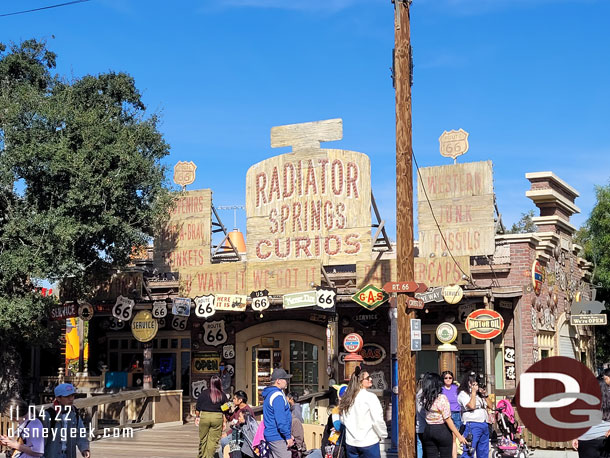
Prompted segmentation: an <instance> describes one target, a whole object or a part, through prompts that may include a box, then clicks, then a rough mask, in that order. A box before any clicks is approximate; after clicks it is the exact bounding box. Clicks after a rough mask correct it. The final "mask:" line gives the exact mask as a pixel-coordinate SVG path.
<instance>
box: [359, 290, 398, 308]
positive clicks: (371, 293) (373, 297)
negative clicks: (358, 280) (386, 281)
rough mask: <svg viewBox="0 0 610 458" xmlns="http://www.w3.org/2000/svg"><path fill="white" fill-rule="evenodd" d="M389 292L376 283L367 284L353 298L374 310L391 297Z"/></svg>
mask: <svg viewBox="0 0 610 458" xmlns="http://www.w3.org/2000/svg"><path fill="white" fill-rule="evenodd" d="M389 297H390V296H389V295H388V293H386V292H385V291H384V290H382V289H379V288H377V287H376V286H375V285H366V286H365V287H364V288H362V289H361V290H360V291H358V292H357V293H356V294H354V295H353V296H352V300H353V301H354V302H356V303H358V304H360V305H361V306H363V307H364V308H366V309H368V310H373V309H376V308H377V307H379V306H380V305H381V304H383V303H384V302H385V301H387V300H388V299H389Z"/></svg>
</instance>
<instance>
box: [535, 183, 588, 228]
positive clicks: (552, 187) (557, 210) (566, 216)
mask: <svg viewBox="0 0 610 458" xmlns="http://www.w3.org/2000/svg"><path fill="white" fill-rule="evenodd" d="M525 178H527V179H528V180H529V181H530V183H532V188H531V189H530V190H529V191H527V192H526V193H525V195H526V196H527V197H529V198H530V199H532V201H533V202H534V204H535V205H536V207H538V208H539V209H540V216H537V217H534V218H532V221H533V223H534V224H535V225H536V226H538V232H552V233H555V234H558V235H560V236H561V235H562V234H563V235H564V236H568V237H571V236H572V234H574V232H576V227H574V226H573V225H572V224H570V217H571V216H572V215H573V214H575V213H580V208H578V207H577V206H576V205H575V204H574V200H575V199H576V198H577V197H578V196H579V194H578V191H576V189H574V188H573V187H572V186H570V185H569V184H567V183H566V182H565V181H563V180H562V179H561V178H559V177H558V176H557V175H555V174H554V173H553V172H534V173H526V174H525Z"/></svg>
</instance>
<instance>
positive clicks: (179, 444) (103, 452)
mask: <svg viewBox="0 0 610 458" xmlns="http://www.w3.org/2000/svg"><path fill="white" fill-rule="evenodd" d="M198 446H199V437H198V434H197V428H196V427H195V425H194V424H193V423H188V424H186V425H181V426H169V427H163V426H155V427H154V428H153V429H145V430H139V431H134V437H133V438H116V439H115V438H112V439H101V440H97V441H94V442H92V444H91V456H92V458H121V457H134V456H137V457H142V458H194V457H196V456H197V450H198ZM382 455H383V454H382ZM79 456H80V455H79ZM392 456H393V457H396V456H397V455H388V458H390V457H392ZM531 458H578V453H577V452H575V451H574V450H562V451H555V450H552V451H551V450H534V454H533V455H532V457H531Z"/></svg>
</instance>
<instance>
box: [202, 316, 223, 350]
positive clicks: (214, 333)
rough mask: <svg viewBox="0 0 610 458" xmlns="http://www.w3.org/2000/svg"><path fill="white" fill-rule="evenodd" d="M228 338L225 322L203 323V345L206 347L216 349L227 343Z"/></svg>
mask: <svg viewBox="0 0 610 458" xmlns="http://www.w3.org/2000/svg"><path fill="white" fill-rule="evenodd" d="M227 337H228V336H227V331H226V330H225V322H224V320H220V321H206V322H205V323H203V343H204V344H205V345H209V346H211V347H216V346H218V345H221V344H223V343H225V342H226V341H227Z"/></svg>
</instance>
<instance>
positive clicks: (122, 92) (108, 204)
mask: <svg viewBox="0 0 610 458" xmlns="http://www.w3.org/2000/svg"><path fill="white" fill-rule="evenodd" d="M55 61H56V55H55V54H54V53H53V52H51V51H49V50H48V49H47V46H46V43H44V42H40V41H37V40H27V41H24V42H22V43H20V44H12V45H10V46H9V47H8V48H7V47H6V46H4V45H0V408H1V407H2V404H3V402H2V401H5V400H6V398H7V397H8V396H11V395H12V394H14V393H15V392H16V391H17V390H18V389H19V384H18V381H19V373H18V360H16V359H15V358H14V355H16V354H17V352H16V351H15V348H17V347H18V346H22V345H27V344H29V343H32V342H38V343H40V342H45V341H46V339H49V338H50V337H49V331H50V330H49V326H47V322H46V316H47V313H48V308H49V306H50V303H51V302H52V300H51V299H49V298H43V297H42V296H41V295H40V294H38V293H37V291H36V288H35V286H36V282H35V280H34V279H37V278H38V279H49V280H51V281H56V280H60V281H61V280H63V279H66V278H68V277H70V278H71V280H72V284H73V286H76V288H77V291H80V292H81V293H82V294H85V292H86V290H87V284H88V283H89V282H90V281H91V278H94V277H98V278H99V276H100V275H104V274H105V273H107V272H108V271H109V269H111V268H113V267H121V266H124V265H125V264H126V263H127V262H128V257H129V254H130V253H131V250H132V248H133V247H134V246H138V245H141V244H143V243H147V241H148V240H149V239H150V237H151V236H152V235H153V229H154V226H155V223H156V222H157V221H159V220H160V219H162V217H163V215H165V214H166V213H167V205H168V204H169V202H170V198H169V193H168V190H167V188H166V182H165V169H164V167H162V166H161V164H160V160H161V159H162V158H163V157H165V156H166V155H167V154H168V152H169V146H168V145H167V144H166V143H165V141H164V140H163V138H162V135H161V133H160V132H159V131H158V129H157V124H158V118H157V117H156V116H155V115H154V114H153V115H147V113H146V107H145V106H144V104H143V103H142V98H141V95H140V93H139V91H138V90H137V89H136V87H135V83H134V80H133V78H132V77H131V76H129V75H127V74H125V73H113V72H110V73H104V74H100V75H97V76H85V77H83V78H80V79H76V80H74V81H66V80H64V79H62V78H61V77H60V76H58V75H56V74H53V73H52V71H54V69H55Z"/></svg>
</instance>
